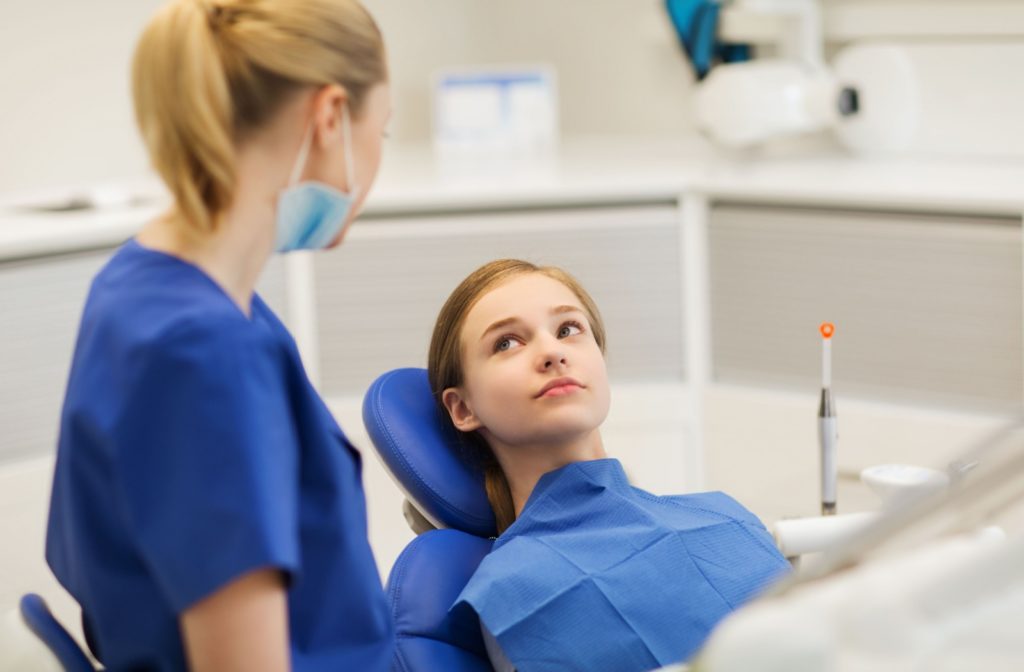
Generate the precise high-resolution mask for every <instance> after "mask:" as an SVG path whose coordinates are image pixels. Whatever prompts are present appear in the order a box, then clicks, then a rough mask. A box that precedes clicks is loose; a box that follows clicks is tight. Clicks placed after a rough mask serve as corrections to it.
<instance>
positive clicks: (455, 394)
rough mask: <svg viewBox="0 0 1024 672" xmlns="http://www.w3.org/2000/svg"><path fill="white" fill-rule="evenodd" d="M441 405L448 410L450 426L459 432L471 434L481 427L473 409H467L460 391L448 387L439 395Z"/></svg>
mask: <svg viewBox="0 0 1024 672" xmlns="http://www.w3.org/2000/svg"><path fill="white" fill-rule="evenodd" d="M441 403H442V404H444V407H445V408H446V409H448V415H449V416H451V419H452V424H453V425H455V429H457V430H459V431H460V432H472V431H475V430H477V429H480V427H482V426H483V423H481V422H480V420H479V418H477V417H476V414H474V413H473V409H471V408H470V407H469V404H468V403H467V402H466V398H465V397H464V396H463V395H462V391H461V390H459V388H457V387H449V388H448V389H446V390H445V391H444V392H442V393H441Z"/></svg>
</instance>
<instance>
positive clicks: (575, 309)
mask: <svg viewBox="0 0 1024 672" xmlns="http://www.w3.org/2000/svg"><path fill="white" fill-rule="evenodd" d="M549 312H550V313H551V314H552V315H561V314H562V313H581V314H582V313H583V309H582V308H580V307H579V306H570V305H568V304H566V305H564V306H555V307H554V308H552V309H551V310H550V311H549ZM519 321H520V320H519V318H518V317H506V318H504V319H501V320H498V321H497V322H494V323H493V324H491V326H489V327H487V328H486V329H484V333H483V334H481V335H480V340H481V341H482V340H484V339H485V338H487V335H488V334H490V333H491V332H492V331H494V330H496V329H501V328H502V327H507V326H508V325H510V324H515V323H517V322H519Z"/></svg>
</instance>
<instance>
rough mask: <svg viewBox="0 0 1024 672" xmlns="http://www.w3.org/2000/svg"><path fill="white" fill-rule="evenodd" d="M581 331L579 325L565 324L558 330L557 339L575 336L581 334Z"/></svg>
mask: <svg viewBox="0 0 1024 672" xmlns="http://www.w3.org/2000/svg"><path fill="white" fill-rule="evenodd" d="M582 333H583V329H582V328H581V327H580V325H578V324H576V323H575V322H566V323H565V324H563V325H562V326H561V327H560V328H559V330H558V337H559V338H568V337H569V336H575V335H576V334H582Z"/></svg>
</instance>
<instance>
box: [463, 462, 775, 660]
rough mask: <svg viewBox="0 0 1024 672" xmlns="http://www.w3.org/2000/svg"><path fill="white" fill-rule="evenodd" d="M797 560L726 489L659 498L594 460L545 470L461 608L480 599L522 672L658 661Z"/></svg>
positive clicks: (693, 643)
mask: <svg viewBox="0 0 1024 672" xmlns="http://www.w3.org/2000/svg"><path fill="white" fill-rule="evenodd" d="M788 569H789V564H788V563H787V562H786V560H785V559H784V558H783V557H782V555H781V554H780V553H779V552H778V550H776V548H775V545H774V543H773V542H772V538H771V536H770V535H769V534H768V532H767V530H766V529H765V528H764V526H763V525H762V524H761V522H760V521H759V520H758V519H757V517H756V516H754V515H753V514H752V513H750V512H749V511H747V510H746V509H745V508H743V506H741V505H740V504H739V503H738V502H736V501H735V500H733V499H732V498H730V497H729V496H727V495H725V494H723V493H720V492H709V493H701V494H695V495H680V496H672V497H659V496H656V495H652V494H651V493H648V492H645V491H643V490H640V489H639V488H635V487H633V486H631V485H630V484H629V482H628V480H627V478H626V474H625V472H624V471H623V469H622V465H621V464H620V463H619V462H618V460H614V459H604V460H594V461H589V462H577V463H573V464H570V465H568V466H565V467H563V468H561V469H557V470H555V471H552V472H550V473H547V474H545V475H544V476H543V477H542V478H541V479H540V481H539V482H538V483H537V486H536V488H534V491H533V493H532V495H531V496H530V499H529V501H528V502H527V503H526V506H525V507H524V509H523V512H522V515H521V516H520V517H519V518H518V519H517V520H516V521H515V523H513V524H512V526H510V527H509V528H508V529H507V530H506V531H505V533H504V534H502V535H501V536H500V537H499V538H498V539H497V541H496V542H495V544H494V548H493V550H492V551H491V553H490V554H489V555H488V556H487V557H486V558H484V560H483V562H482V563H481V564H480V567H479V569H477V571H476V573H475V574H474V575H473V578H472V579H471V580H470V582H469V583H468V584H467V586H466V588H465V589H464V590H463V591H462V594H461V595H460V596H459V598H458V599H457V600H456V602H455V605H454V606H453V607H452V608H453V610H459V609H466V608H472V609H473V610H474V611H475V612H476V613H477V615H479V617H480V620H481V621H482V623H483V624H484V625H485V626H486V628H487V630H489V631H490V632H491V633H492V634H493V635H494V637H495V638H496V639H497V641H498V643H499V644H500V645H501V648H502V650H503V651H504V653H505V655H506V656H507V657H508V659H509V660H510V661H511V662H512V663H513V664H514V665H515V666H516V669H517V671H518V672H533V671H535V670H560V671H561V670H597V669H600V670H615V671H619V670H622V671H630V670H650V669H653V668H656V667H659V666H662V665H667V664H670V663H676V662H680V661H684V660H686V659H688V658H689V657H690V656H691V655H693V654H694V653H696V651H697V650H698V648H699V647H700V646H701V644H702V643H703V642H704V640H705V639H706V637H707V636H708V635H709V634H710V632H711V630H712V628H713V627H714V626H715V624H717V623H718V621H720V620H721V619H722V618H723V617H724V616H726V615H727V614H728V613H729V612H731V611H732V610H733V609H735V608H736V607H738V606H739V605H741V604H743V603H744V602H746V601H747V600H749V599H751V598H752V597H753V596H755V595H756V594H757V593H758V592H759V591H760V590H761V589H762V588H764V587H765V586H766V585H767V584H769V583H770V582H771V581H772V580H774V579H775V578H777V577H779V576H780V575H782V574H784V573H786V572H787V571H788Z"/></svg>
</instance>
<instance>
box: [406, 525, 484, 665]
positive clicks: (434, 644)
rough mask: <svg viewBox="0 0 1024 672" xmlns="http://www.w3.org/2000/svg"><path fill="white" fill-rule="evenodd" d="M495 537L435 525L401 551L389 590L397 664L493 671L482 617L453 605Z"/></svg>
mask: <svg viewBox="0 0 1024 672" xmlns="http://www.w3.org/2000/svg"><path fill="white" fill-rule="evenodd" d="M492 543H493V542H492V541H491V540H489V539H482V538H480V537H477V536H473V535H470V534H466V533H465V532H459V531H458V530H431V531H430V532H426V533H424V534H421V535H420V536H418V537H416V538H415V539H413V540H412V541H411V542H410V543H409V545H408V546H406V547H405V550H404V551H402V554H401V555H400V556H398V559H397V560H396V561H395V565H394V567H392V569H391V575H390V576H389V577H388V584H387V592H388V598H389V600H390V602H391V616H392V619H393V620H394V623H395V634H396V647H395V665H394V666H393V669H395V670H402V671H405V670H410V671H415V670H445V672H490V671H491V669H492V668H491V665H490V662H489V661H488V658H487V650H486V648H485V647H484V642H483V637H482V635H481V634H480V621H479V620H477V618H476V615H475V614H474V613H473V612H472V611H471V610H464V611H463V612H461V613H457V614H449V613H448V609H449V607H451V605H452V603H453V602H455V600H456V598H457V597H458V596H459V593H461V592H462V589H463V588H464V587H465V586H466V583H467V582H469V577H471V576H473V572H475V571H476V568H477V566H478V565H479V564H480V561H481V560H483V558H484V556H485V555H487V553H488V552H489V551H490V550H491V544H492Z"/></svg>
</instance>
